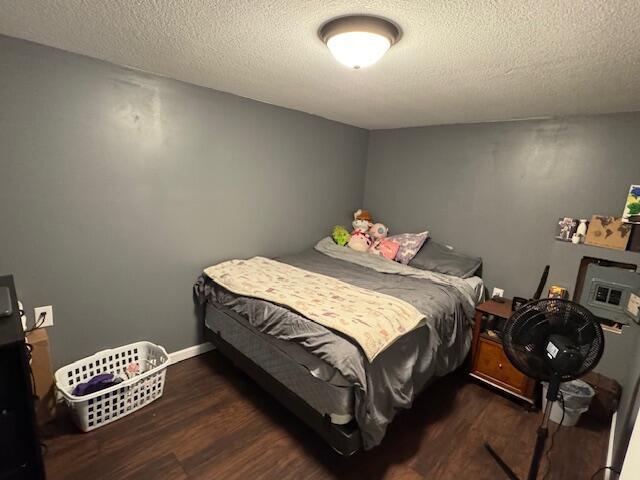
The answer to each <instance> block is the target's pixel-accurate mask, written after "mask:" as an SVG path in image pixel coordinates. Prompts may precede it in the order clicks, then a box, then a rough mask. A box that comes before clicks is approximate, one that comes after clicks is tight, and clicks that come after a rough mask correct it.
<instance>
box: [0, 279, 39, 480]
mask: <svg viewBox="0 0 640 480" xmlns="http://www.w3.org/2000/svg"><path fill="white" fill-rule="evenodd" d="M2 287H6V288H8V289H9V294H10V309H11V310H12V312H11V314H10V315H7V316H0V479H2V480H27V479H28V480H37V479H43V478H45V473H44V466H43V462H42V456H41V452H40V442H39V440H38V435H37V430H36V417H35V410H34V396H33V388H32V384H33V383H32V380H31V373H30V370H29V360H28V353H27V347H26V344H25V342H24V331H23V330H22V323H21V321H20V313H19V310H18V302H17V300H16V291H15V287H14V284H13V277H12V276H0V288H2Z"/></svg>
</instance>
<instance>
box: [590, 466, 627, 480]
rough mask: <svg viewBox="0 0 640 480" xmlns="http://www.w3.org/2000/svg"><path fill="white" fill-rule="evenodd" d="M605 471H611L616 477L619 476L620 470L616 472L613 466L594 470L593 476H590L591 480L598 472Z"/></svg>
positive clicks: (593, 479)
mask: <svg viewBox="0 0 640 480" xmlns="http://www.w3.org/2000/svg"><path fill="white" fill-rule="evenodd" d="M605 470H611V471H612V472H613V473H615V474H616V475H620V470H617V469H616V468H615V467H614V466H612V465H609V466H608V467H601V468H599V469H598V470H596V471H595V472H594V473H593V475H591V480H595V478H596V477H597V476H598V474H599V473H600V472H603V471H605Z"/></svg>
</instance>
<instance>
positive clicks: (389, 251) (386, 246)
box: [369, 223, 400, 260]
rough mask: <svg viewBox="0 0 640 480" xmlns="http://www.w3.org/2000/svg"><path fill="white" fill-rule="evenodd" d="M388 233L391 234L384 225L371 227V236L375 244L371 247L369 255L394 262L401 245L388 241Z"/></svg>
mask: <svg viewBox="0 0 640 480" xmlns="http://www.w3.org/2000/svg"><path fill="white" fill-rule="evenodd" d="M387 233H389V229H388V228H387V227H385V226H384V225H383V224H382V223H376V224H374V225H372V226H371V228H370V229H369V235H371V238H373V243H372V244H371V246H370V247H369V253H371V254H372V255H380V256H383V257H384V258H387V259H389V260H393V259H394V258H395V257H396V254H397V253H398V250H399V249H400V244H399V243H398V242H394V241H393V240H387V238H386V236H387Z"/></svg>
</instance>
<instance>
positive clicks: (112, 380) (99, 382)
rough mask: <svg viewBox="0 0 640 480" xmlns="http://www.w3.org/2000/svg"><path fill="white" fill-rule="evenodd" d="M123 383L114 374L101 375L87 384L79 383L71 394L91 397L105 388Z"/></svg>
mask: <svg viewBox="0 0 640 480" xmlns="http://www.w3.org/2000/svg"><path fill="white" fill-rule="evenodd" d="M120 382H122V379H121V378H120V377H116V376H115V375H114V374H113V373H101V374H100V375H96V376H95V377H92V378H90V379H89V381H87V382H85V383H79V384H78V385H76V386H75V387H74V389H73V391H72V392H71V394H72V395H75V396H77V397H82V396H83V395H89V394H90V393H94V392H97V391H100V390H104V389H105V388H109V387H112V386H114V385H117V384H118V383H120Z"/></svg>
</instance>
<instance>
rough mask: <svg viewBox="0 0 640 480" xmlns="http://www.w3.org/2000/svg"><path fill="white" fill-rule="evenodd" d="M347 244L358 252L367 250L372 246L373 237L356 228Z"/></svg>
mask: <svg viewBox="0 0 640 480" xmlns="http://www.w3.org/2000/svg"><path fill="white" fill-rule="evenodd" d="M347 245H348V246H350V247H351V248H353V249H354V250H357V251H358V252H366V251H367V250H369V247H370V246H371V237H369V235H367V234H366V233H364V232H362V231H360V230H355V231H354V232H353V234H352V235H351V238H350V239H349V243H348V244H347Z"/></svg>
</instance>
